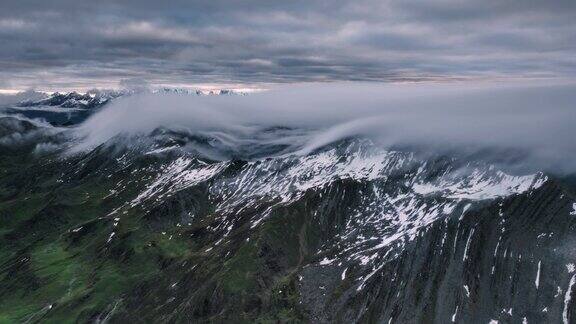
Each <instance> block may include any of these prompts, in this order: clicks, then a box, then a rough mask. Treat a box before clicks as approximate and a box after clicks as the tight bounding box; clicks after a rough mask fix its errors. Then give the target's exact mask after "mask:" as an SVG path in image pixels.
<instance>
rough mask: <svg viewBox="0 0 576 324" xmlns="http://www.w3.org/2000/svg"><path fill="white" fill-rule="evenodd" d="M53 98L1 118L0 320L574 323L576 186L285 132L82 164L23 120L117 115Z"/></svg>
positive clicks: (85, 158) (130, 145) (120, 146)
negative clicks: (302, 143) (67, 113)
mask: <svg viewBox="0 0 576 324" xmlns="http://www.w3.org/2000/svg"><path fill="white" fill-rule="evenodd" d="M59 96H61V97H62V98H60V97H58V98H57V100H60V101H58V103H56V101H51V100H56V99H54V96H53V97H51V98H48V99H43V100H44V101H43V103H42V104H41V105H39V104H35V103H28V104H25V105H20V106H19V107H12V109H13V110H14V111H12V112H10V114H9V115H5V116H3V117H0V235H1V236H0V260H1V261H0V262H1V265H0V276H1V277H0V322H5V323H16V322H28V323H45V322H51V323H63V322H110V323H118V322H146V323H148V322H169V323H183V322H226V323H236V322H314V323H322V322H336V323H451V322H456V323H491V322H495V321H498V322H499V323H521V322H523V321H527V322H528V323H562V322H564V323H573V322H575V321H576V302H575V301H574V298H575V297H576V287H574V284H575V283H576V252H575V251H576V250H575V249H574V244H576V195H575V192H574V181H573V179H571V178H570V177H569V176H557V175H553V174H550V173H548V172H529V173H528V172H524V173H522V172H518V171H517V170H508V169H506V168H503V167H499V166H498V164H495V163H490V162H488V161H484V160H482V159H477V160H473V159H470V157H469V156H467V157H463V156H458V155H457V154H421V153H420V152H418V150H411V149H400V148H398V149H390V148H387V149H384V148H383V147H382V146H380V145H378V144H376V143H374V142H373V141H372V140H370V139H368V138H364V137H360V136H353V137H346V138H343V139H340V140H337V141H334V142H331V143H328V144H326V145H321V146H318V147H317V148H315V149H313V150H310V151H307V152H306V154H301V153H300V154H291V153H293V152H292V151H291V148H290V147H289V146H287V145H285V144H284V143H283V142H282V141H279V140H275V139H276V138H285V137H287V136H292V137H298V136H296V135H298V134H301V132H300V131H298V130H295V129H291V128H287V127H273V128H264V129H259V130H258V131H257V134H254V133H250V134H249V136H250V137H251V138H252V137H254V136H256V137H257V138H259V139H264V140H261V141H259V142H258V143H260V145H256V144H255V142H251V141H247V142H246V143H245V144H246V145H241V146H239V147H230V145H228V144H227V142H226V140H225V139H226V138H227V137H226V136H223V135H222V134H216V133H205V134H192V133H187V132H183V131H180V130H173V129H155V130H154V131H153V132H151V133H149V134H146V135H145V136H141V137H138V138H137V139H134V138H132V137H131V138H130V140H127V139H126V138H125V137H121V136H120V137H114V138H111V139H109V140H108V141H107V142H105V143H104V144H100V145H97V146H95V147H91V148H90V149H87V150H83V151H80V152H78V151H75V152H74V153H73V154H71V153H69V152H68V149H69V148H70V146H71V145H72V144H71V143H73V141H74V139H73V138H72V135H71V134H70V133H69V130H70V129H72V128H73V127H71V128H66V127H56V128H55V127H52V126H50V125H49V124H47V123H40V122H37V121H34V120H31V119H28V118H23V117H21V116H19V115H16V114H14V112H18V113H19V114H21V113H22V111H28V113H29V114H31V112H32V111H38V110H40V111H43V112H44V113H46V114H49V113H50V111H49V109H47V108H45V107H47V106H49V107H56V106H57V108H55V109H52V110H53V111H52V112H53V113H57V114H61V111H60V109H77V110H78V111H80V110H82V111H84V110H91V109H96V110H98V109H99V107H101V105H102V104H105V103H106V101H107V100H112V99H110V98H108V97H102V96H101V97H98V96H87V97H83V98H78V96H76V95H72V97H73V98H72V97H70V98H69V97H66V96H70V95H59ZM79 96H83V95H79ZM64 97H65V98H64ZM71 100H74V104H71V106H66V107H65V105H68V104H64V103H66V102H68V103H72V101H71ZM48 102H50V103H54V105H52V104H48ZM92 103H93V104H92ZM39 106H40V107H44V108H38V109H37V107H39ZM25 107H32V108H30V109H24V108H25ZM41 109H44V110H41ZM88 115H89V114H88ZM45 116H48V115H45ZM50 116H53V115H50ZM54 116H55V115H54ZM58 116H60V115H58ZM28 117H29V118H31V117H34V115H33V114H32V115H28ZM66 121H67V122H69V124H70V125H73V124H75V123H76V122H77V120H75V119H67V120H66ZM65 124H66V123H65V122H60V121H59V120H56V121H54V120H53V125H59V126H62V125H65ZM66 125H68V124H66ZM295 134H296V135H295ZM240 142H242V143H244V142H243V141H240Z"/></svg>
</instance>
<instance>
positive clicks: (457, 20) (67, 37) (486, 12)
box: [0, 0, 576, 89]
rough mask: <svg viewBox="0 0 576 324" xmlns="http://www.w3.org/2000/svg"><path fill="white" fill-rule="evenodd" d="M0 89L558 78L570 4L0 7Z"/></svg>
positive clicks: (567, 62)
mask: <svg viewBox="0 0 576 324" xmlns="http://www.w3.org/2000/svg"><path fill="white" fill-rule="evenodd" d="M0 43H1V44H2V46H1V47H0V80H2V83H4V84H3V85H2V87H4V88H10V87H11V88H27V87H34V86H40V87H50V88H52V89H58V88H70V87H76V88H82V87H93V86H104V87H105V86H117V85H118V84H119V83H120V82H121V81H122V80H124V79H143V80H147V81H148V82H150V83H151V84H169V85H179V84H190V83H228V84H234V83H243V84H246V83H249V84H260V83H276V82H299V81H326V80H330V81H334V80H363V81H369V80H379V81H398V80H430V79H432V80H437V79H462V78H485V77H488V78H502V77H513V78H516V77H568V78H572V77H574V75H575V74H576V45H575V44H576V2H575V1H572V0H528V1H526V0H504V1H497V0H486V1H477V0H435V1H425V0H405V1H400V0H391V1H379V0H378V1H377V0H357V1H344V0H335V1H324V0H307V1H303V0H295V1H264V0H240V1H223V0H211V1H183V0H175V1H169V2H160V1H152V0H141V1H140V0H139V1H136V0H127V1H111V0H104V1H85V0H80V1H78V0H54V1H35V0H7V1H3V2H2V5H1V10H0Z"/></svg>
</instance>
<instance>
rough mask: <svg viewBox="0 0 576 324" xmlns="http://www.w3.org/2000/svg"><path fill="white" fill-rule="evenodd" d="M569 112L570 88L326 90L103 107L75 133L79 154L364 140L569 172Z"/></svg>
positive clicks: (573, 126) (574, 131)
mask: <svg viewBox="0 0 576 324" xmlns="http://www.w3.org/2000/svg"><path fill="white" fill-rule="evenodd" d="M575 106H576V84H574V83H562V84H553V85H550V84H542V83H537V84H534V83H517V84H509V83H503V84H475V85H471V84H436V85H430V84H427V85H422V84H363V83H332V84H318V85H305V86H286V87H279V88H277V89H273V90H270V91H268V92H265V93H258V94H253V95H250V96H243V97H240V96H212V97H210V96H209V97H194V96H187V95H138V96H130V97H126V98H121V99H118V100H116V101H115V102H113V103H112V104H110V105H109V106H107V107H105V108H104V109H103V110H101V111H100V112H98V113H96V114H95V115H94V116H92V117H91V118H90V119H88V120H87V121H86V122H85V123H83V124H82V125H80V126H79V127H78V129H77V130H76V131H77V132H78V134H79V136H81V137H82V138H83V140H82V142H81V145H80V146H79V147H78V148H80V149H85V148H89V147H94V146H96V145H99V144H102V143H104V142H106V141H108V140H109V139H111V138H113V137H115V136H117V135H120V134H128V135H145V134H149V133H151V132H152V131H154V130H156V129H158V128H169V129H173V130H185V131H188V132H191V133H198V134H208V135H210V136H214V137H216V138H219V139H220V140H222V141H226V142H227V143H228V144H229V145H231V146H234V145H239V146H240V145H245V146H246V145H247V146H250V145H253V144H258V143H260V144H261V142H265V144H266V143H268V144H279V143H282V144H287V145H291V150H290V151H291V152H293V153H295V154H307V153H310V152H312V151H314V150H315V149H318V148H320V147H322V146H324V145H328V144H330V143H333V142H335V141H338V140H341V139H344V138H348V137H354V136H366V137H370V138H372V139H374V140H375V141H376V142H377V143H379V144H381V145H385V146H387V147H398V146H418V147H420V148H426V149H429V150H431V151H435V152H438V151H441V150H463V151H467V152H477V151H480V150H484V149H489V150H493V151H495V152H496V151H497V152H506V150H514V151H519V152H523V153H525V156H526V161H524V162H525V163H529V164H531V165H532V166H536V167H538V168H541V169H548V170H552V171H555V172H574V170H576V141H575V140H576V107H575ZM273 127H288V128H290V129H293V130H294V131H293V132H288V133H287V132H279V133H278V135H277V136H274V135H273V134H272V135H270V133H266V132H265V131H264V130H267V129H270V128H273ZM264 133H266V136H263V135H262V134H264ZM499 154H502V153H499ZM504 155H505V154H504ZM501 158H504V159H505V158H506V156H501Z"/></svg>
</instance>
